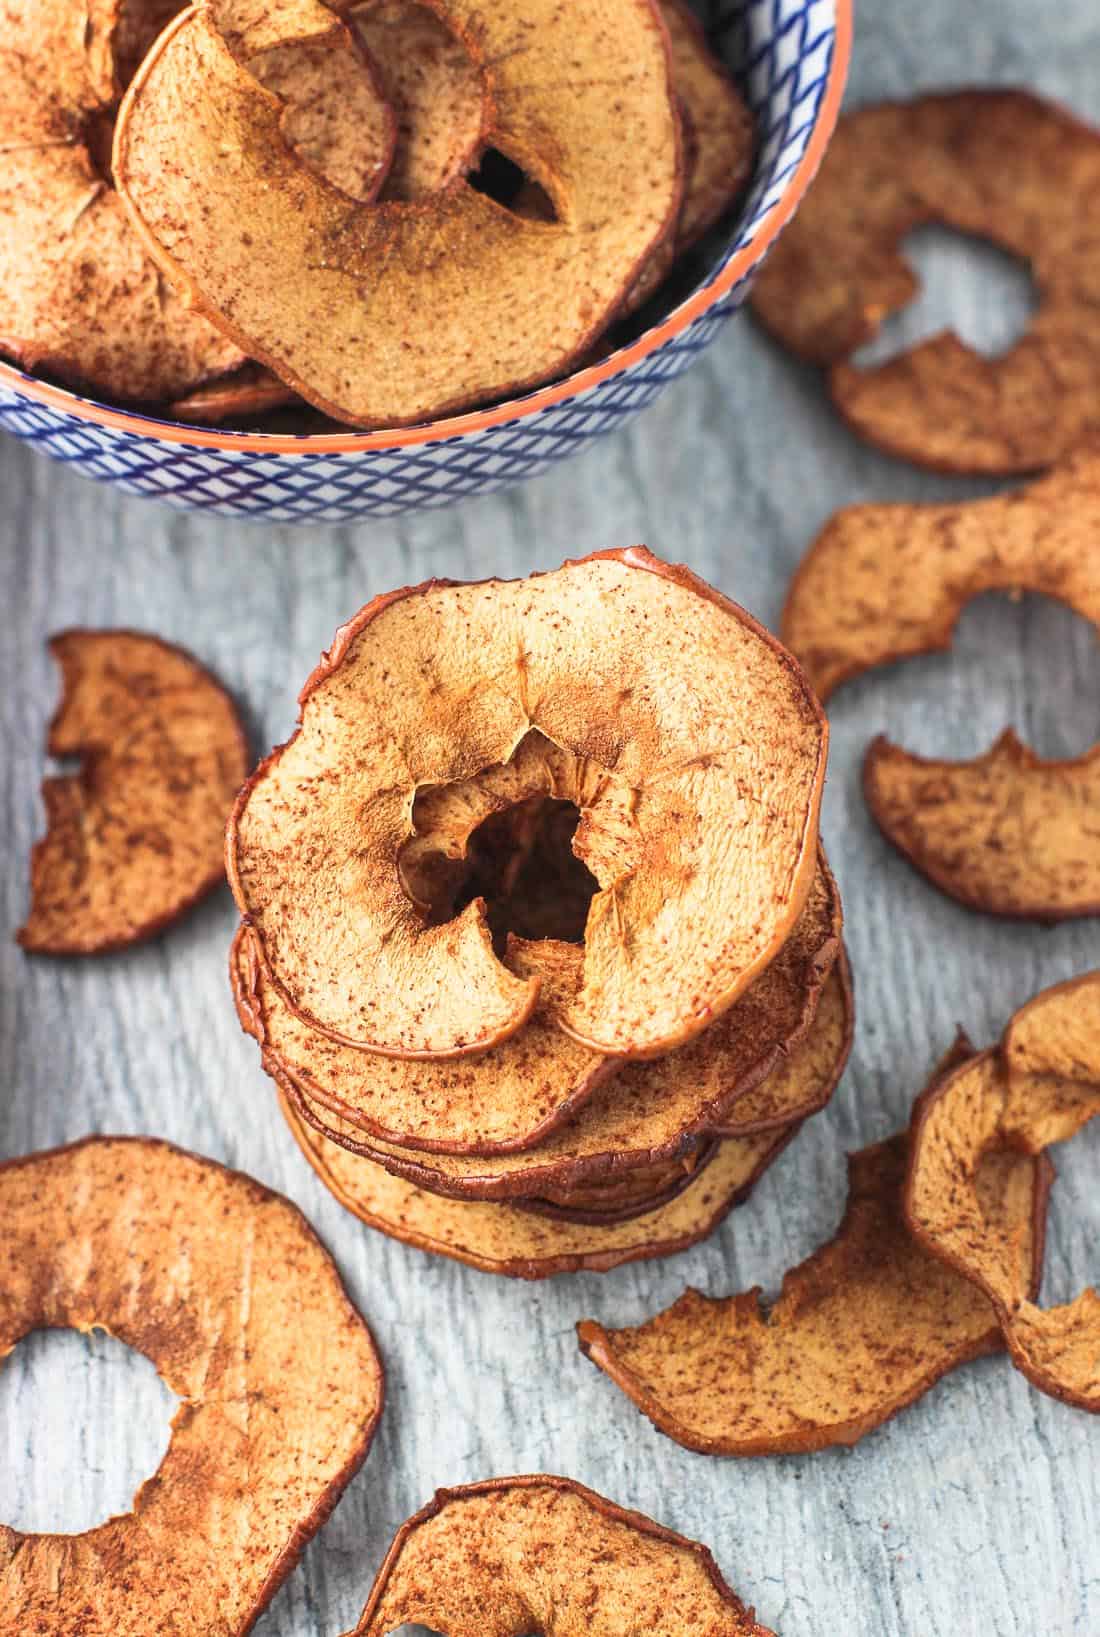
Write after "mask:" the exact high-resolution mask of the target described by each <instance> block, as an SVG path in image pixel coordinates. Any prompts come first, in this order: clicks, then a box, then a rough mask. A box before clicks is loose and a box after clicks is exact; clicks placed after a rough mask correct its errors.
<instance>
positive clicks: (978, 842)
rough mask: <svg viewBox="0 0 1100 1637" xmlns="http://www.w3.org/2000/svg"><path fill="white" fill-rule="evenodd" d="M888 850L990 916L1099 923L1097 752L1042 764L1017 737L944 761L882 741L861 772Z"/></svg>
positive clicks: (1099, 758)
mask: <svg viewBox="0 0 1100 1637" xmlns="http://www.w3.org/2000/svg"><path fill="white" fill-rule="evenodd" d="M863 790H864V794H865V796H866V798H867V805H868V807H869V808H870V810H871V814H872V816H873V818H874V820H875V823H876V824H877V825H878V827H879V829H880V830H881V831H882V833H883V834H884V835H885V836H886V838H887V840H888V841H891V842H892V843H893V845H894V846H895V847H896V848H897V849H898V851H899V852H900V853H903V854H904V855H905V857H906V858H907V859H908V860H909V862H910V863H911V864H912V865H913V866H914V868H915V869H918V870H919V871H920V872H921V874H922V875H924V876H926V877H927V879H928V880H929V881H931V882H932V883H933V884H934V885H935V886H937V887H939V889H940V891H941V892H945V893H947V894H948V895H949V896H950V897H952V898H955V899H957V900H958V902H959V903H960V904H965V905H966V906H967V908H968V909H976V910H984V911H985V913H986V914H987V915H1020V916H1026V917H1027V918H1028V919H1030V920H1033V921H1061V920H1065V919H1067V918H1068V917H1070V916H1075V915H1096V914H1100V745H1098V746H1094V748H1093V749H1092V750H1090V751H1089V752H1088V753H1087V755H1084V756H1078V757H1076V758H1075V759H1073V760H1071V761H1043V760H1042V758H1041V757H1039V756H1036V754H1035V752H1034V751H1033V750H1029V749H1028V747H1027V746H1026V745H1023V744H1021V743H1020V741H1019V739H1018V738H1017V737H1016V735H1015V734H1014V733H1013V731H1012V729H1011V728H1007V729H1006V730H1005V732H1004V733H1002V734H1001V736H1000V738H999V739H998V740H997V742H996V744H994V745H993V746H992V748H991V749H990V750H987V751H986V753H985V755H984V756H978V757H976V758H975V759H974V760H973V761H969V762H941V761H933V760H929V759H926V758H925V757H923V756H913V755H911V754H910V753H909V752H908V751H906V750H902V749H901V748H900V747H899V746H898V745H894V744H891V743H890V741H889V740H888V739H885V738H883V736H882V735H881V734H880V735H879V737H878V738H877V739H875V740H874V741H873V742H872V744H871V746H870V748H869V749H868V752H867V759H866V761H865V763H864V767H863Z"/></svg>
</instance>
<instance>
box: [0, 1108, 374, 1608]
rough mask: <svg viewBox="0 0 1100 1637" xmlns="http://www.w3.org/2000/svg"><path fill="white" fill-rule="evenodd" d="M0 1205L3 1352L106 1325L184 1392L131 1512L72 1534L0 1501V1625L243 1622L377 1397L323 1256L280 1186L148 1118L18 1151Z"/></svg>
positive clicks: (334, 1495)
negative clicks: (131, 1128) (48, 1332)
mask: <svg viewBox="0 0 1100 1637" xmlns="http://www.w3.org/2000/svg"><path fill="white" fill-rule="evenodd" d="M0 1218H2V1220H3V1223H4V1233H3V1238H2V1241H0V1287H2V1288H3V1292H4V1298H3V1301H2V1302H0V1360H2V1359H3V1358H5V1357H6V1356H7V1355H8V1354H9V1353H10V1352H11V1350H12V1348H13V1347H15V1346H16V1345H17V1344H18V1343H19V1342H20V1341H21V1340H22V1338H23V1337H24V1336H27V1335H29V1334H30V1333H31V1332H32V1331H33V1330H38V1329H45V1328H48V1327H53V1328H57V1327H70V1328H72V1329H74V1330H79V1331H83V1332H85V1333H87V1332H88V1331H91V1330H102V1331H105V1332H106V1333H107V1334H109V1335H113V1336H117V1337H118V1338H119V1340H120V1341H123V1342H125V1343H127V1345H128V1346H130V1347H133V1348H135V1349H136V1350H137V1351H138V1352H140V1353H144V1354H145V1355H146V1356H147V1357H148V1358H149V1359H150V1360H151V1361H152V1362H153V1364H154V1365H155V1366H156V1367H157V1369H158V1370H159V1371H160V1372H161V1374H162V1375H163V1377H164V1381H165V1384H166V1385H167V1386H168V1387H169V1388H170V1389H171V1390H172V1391H173V1392H174V1393H175V1394H176V1395H177V1397H178V1398H179V1400H180V1407H179V1410H178V1412H177V1414H176V1416H175V1419H174V1420H173V1422H172V1435H171V1438H170V1440H169V1444H168V1449H167V1451H166V1453H165V1456H164V1459H163V1461H162V1462H161V1464H160V1466H159V1467H158V1469H157V1472H156V1474H155V1476H153V1477H152V1478H150V1479H149V1481H148V1482H147V1483H145V1484H143V1485H142V1488H141V1490H140V1491H139V1493H138V1495H137V1497H136V1499H135V1502H134V1506H133V1508H132V1510H130V1511H129V1512H127V1513H126V1514H125V1515H124V1516H121V1517H113V1518H109V1519H108V1520H107V1522H106V1523H103V1524H101V1525H100V1526H99V1527H98V1528H96V1529H94V1530H91V1531H89V1532H87V1533H85V1534H78V1535H57V1534H21V1533H19V1532H18V1531H16V1530H14V1529H9V1528H7V1527H6V1526H5V1525H4V1524H2V1523H0V1629H2V1630H3V1631H4V1633H5V1637H15V1634H17V1633H19V1634H22V1633H28V1634H29V1633H31V1632H43V1633H45V1632H50V1633H55V1634H57V1637H60V1634H61V1633H66V1634H69V1637H75V1634H76V1633H77V1632H80V1633H82V1634H86V1637H93V1634H94V1637H102V1634H104V1633H109V1632H114V1633H118V1634H120V1637H122V1634H126V1633H135V1634H136V1633H142V1634H146V1633H151V1632H163V1633H165V1634H167V1633H168V1632H171V1633H172V1634H173V1637H211V1634H212V1633H214V1632H217V1633H218V1637H244V1633H246V1632H248V1631H251V1630H252V1628H253V1625H254V1624H255V1622H256V1620H257V1619H258V1617H259V1615H260V1614H261V1613H262V1611H263V1610H264V1609H265V1608H266V1607H267V1605H268V1603H270V1601H271V1599H272V1597H273V1596H274V1594H275V1592H276V1591H277V1590H278V1588H279V1586H280V1585H281V1584H282V1582H283V1581H284V1580H285V1579H286V1577H287V1575H288V1574H289V1573H290V1572H291V1570H292V1569H293V1568H294V1566H295V1564H296V1563H297V1561H298V1558H299V1556H300V1554H301V1552H302V1549H303V1547H304V1546H305V1545H306V1543H307V1542H308V1541H309V1540H310V1539H311V1538H312V1536H313V1535H314V1534H315V1533H316V1532H317V1530H318V1529H319V1528H320V1527H321V1525H322V1524H323V1523H324V1522H325V1520H326V1518H327V1517H328V1516H329V1513H330V1512H331V1511H332V1508H333V1506H334V1505H335V1504H336V1502H337V1501H338V1500H339V1498H340V1495H341V1494H342V1492H343V1490H344V1488H345V1487H346V1485H347V1484H348V1483H349V1482H350V1480H351V1479H352V1478H353V1477H354V1475H355V1473H356V1472H357V1471H358V1469H359V1467H360V1465H361V1463H362V1461H363V1459H364V1457H365V1456H366V1454H367V1451H368V1450H369V1448H370V1445H371V1441H372V1439H373V1437H374V1433H375V1429H376V1428H377V1425H378V1421H379V1417H380V1416H381V1413H382V1400H383V1391H384V1378H383V1372H382V1364H381V1361H380V1359H379V1357H378V1354H377V1352H376V1350H375V1347H374V1343H373V1341H372V1339H371V1334H370V1331H369V1330H368V1329H367V1326H366V1324H365V1323H364V1321H363V1319H362V1318H361V1317H360V1315H359V1313H358V1312H356V1310H355V1308H354V1307H353V1306H352V1304H351V1302H350V1301H349V1299H348V1296H347V1293H346V1292H345V1290H344V1287H343V1284H342V1283H341V1280H340V1275H339V1272H338V1271H337V1269H336V1266H335V1264H334V1263H333V1261H332V1258H331V1257H330V1256H329V1254H328V1252H327V1251H326V1250H325V1248H324V1246H323V1245H322V1244H321V1243H320V1241H319V1240H318V1239H317V1237H316V1235H315V1234H314V1232H313V1230H312V1229H311V1227H310V1226H309V1223H308V1222H307V1221H306V1220H305V1218H304V1217H303V1216H302V1214H301V1212H300V1211H299V1210H298V1209H297V1207H296V1206H294V1205H292V1204H291V1203H290V1201H289V1200H287V1199H283V1198H281V1197H280V1196H279V1195H278V1194H274V1193H272V1192H271V1191H270V1190H269V1189H267V1188H263V1187H261V1186H260V1184H259V1183H258V1182H254V1181H253V1180H252V1178H251V1177H247V1176H244V1175H242V1174H241V1173H240V1172H239V1171H227V1170H226V1169H225V1168H224V1167H223V1166H221V1165H217V1164H216V1163H215V1162H214V1161H213V1160H207V1159H200V1158H198V1157H197V1156H196V1155H194V1154H186V1153H183V1152H182V1151H181V1150H180V1149H178V1148H173V1147H172V1146H171V1145H170V1144H168V1143H164V1142H156V1141H153V1140H151V1139H147V1138H138V1137H128V1138H127V1137H91V1138H88V1139H86V1140H85V1141H84V1142H80V1143H75V1144H74V1145H73V1146H72V1147H69V1148H59V1149H55V1150H54V1151H53V1152H51V1153H44V1154H32V1155H30V1156H29V1157H27V1158H23V1159H17V1160H9V1161H8V1162H7V1163H6V1164H4V1165H0Z"/></svg>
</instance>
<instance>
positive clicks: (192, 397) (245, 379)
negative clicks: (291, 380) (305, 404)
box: [164, 364, 294, 426]
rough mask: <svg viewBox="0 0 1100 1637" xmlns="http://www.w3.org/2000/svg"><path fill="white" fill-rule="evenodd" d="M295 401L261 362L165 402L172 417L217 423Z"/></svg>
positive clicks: (166, 408)
mask: <svg viewBox="0 0 1100 1637" xmlns="http://www.w3.org/2000/svg"><path fill="white" fill-rule="evenodd" d="M293 402H294V394H293V392H291V390H290V388H289V387H286V386H284V385H283V383H282V381H280V380H279V377H278V376H277V375H272V373H271V371H270V370H266V369H264V368H263V366H262V365H260V364H242V365H241V367H240V369H235V370H231V371H230V372H229V374H228V375H224V376H222V377H221V379H220V380H217V381H210V382H208V383H207V385H206V386H201V387H196V388H195V390H194V391H193V392H188V393H186V394H185V395H184V396H183V397H182V398H177V399H176V400H175V402H174V403H170V404H167V405H166V406H165V411H164V412H165V414H166V415H167V416H168V418H169V419H170V420H173V421H189V422H191V421H193V422H194V423H195V424H196V425H205V426H217V425H219V424H220V423H221V422H222V421H239V420H245V419H247V418H249V417H251V416H253V415H266V414H267V413H268V412H269V411H270V410H272V409H283V408H285V406H286V405H287V404H292V403H293Z"/></svg>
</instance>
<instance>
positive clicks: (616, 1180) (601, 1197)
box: [516, 1139, 718, 1225]
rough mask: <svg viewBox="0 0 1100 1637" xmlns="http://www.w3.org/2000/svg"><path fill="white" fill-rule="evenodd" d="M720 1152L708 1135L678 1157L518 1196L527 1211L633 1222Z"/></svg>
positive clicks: (666, 1199)
mask: <svg viewBox="0 0 1100 1637" xmlns="http://www.w3.org/2000/svg"><path fill="white" fill-rule="evenodd" d="M717 1152H718V1144H717V1143H716V1142H715V1141H713V1139H706V1140H704V1141H702V1142H700V1143H699V1144H698V1146H697V1147H695V1148H693V1149H692V1150H691V1152H690V1153H687V1154H685V1155H684V1156H683V1158H682V1159H678V1160H661V1161H660V1162H659V1163H658V1164H656V1165H644V1166H640V1167H639V1168H638V1169H637V1170H635V1171H625V1172H624V1173H623V1174H622V1176H613V1177H611V1178H609V1179H607V1180H604V1181H601V1182H589V1183H582V1184H581V1186H580V1187H579V1188H559V1189H552V1188H551V1189H547V1191H546V1193H545V1194H543V1195H542V1196H541V1197H540V1198H537V1199H522V1200H517V1201H516V1204H517V1205H520V1206H521V1207H522V1208H523V1210H525V1211H534V1212H536V1213H537V1214H538V1215H540V1216H549V1217H554V1218H555V1219H556V1220H557V1221H559V1222H582V1223H588V1222H590V1223H595V1224H597V1225H599V1224H610V1223H613V1222H629V1221H631V1220H632V1219H633V1218H634V1217H636V1216H646V1215H647V1214H648V1213H649V1212H650V1211H654V1210H656V1209H657V1207H658V1206H659V1205H666V1204H668V1203H669V1202H670V1201H671V1200H674V1199H676V1198H677V1196H678V1195H680V1194H682V1193H683V1191H684V1189H685V1188H690V1187H692V1186H693V1184H694V1183H695V1182H697V1181H698V1179H699V1177H701V1176H702V1174H703V1171H704V1170H705V1169H706V1167H707V1166H708V1165H709V1164H710V1162H711V1160H712V1159H714V1157H715V1155H716V1154H717Z"/></svg>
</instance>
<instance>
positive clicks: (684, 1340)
mask: <svg viewBox="0 0 1100 1637" xmlns="http://www.w3.org/2000/svg"><path fill="white" fill-rule="evenodd" d="M962 1072H963V1073H965V1072H966V1071H965V1070H963V1071H962ZM907 1154H908V1140H907V1138H906V1136H905V1135H904V1134H902V1135H899V1136H896V1137H892V1138H890V1139H889V1140H888V1141H887V1142H883V1143H877V1144H875V1145H874V1146H873V1147H871V1148H866V1149H864V1150H863V1151H862V1152H861V1153H858V1154H853V1155H851V1156H850V1157H849V1160H848V1205H847V1209H846V1211H845V1214H844V1220H843V1221H842V1222H841V1224H840V1227H839V1229H838V1230H837V1233H836V1236H835V1238H833V1239H832V1240H831V1241H830V1242H829V1243H828V1244H826V1245H823V1246H822V1247H821V1249H820V1250H818V1251H815V1253H814V1254H813V1255H812V1256H811V1257H809V1258H808V1259H807V1260H806V1261H805V1262H803V1263H802V1264H801V1265H800V1266H799V1267H797V1268H794V1269H793V1270H792V1271H791V1272H790V1273H787V1274H786V1275H785V1276H784V1279H783V1287H782V1291H781V1293H780V1295H779V1298H778V1300H777V1301H776V1302H775V1303H774V1304H773V1305H772V1306H770V1307H765V1306H764V1303H763V1301H762V1297H761V1291H760V1290H759V1289H758V1288H757V1289H753V1290H747V1291H744V1292H742V1293H740V1294H738V1295H736V1296H728V1297H724V1298H721V1299H715V1298H713V1297H709V1296H705V1295H703V1294H702V1293H701V1292H700V1291H697V1290H691V1289H689V1290H687V1291H685V1292H684V1294H683V1295H682V1296H681V1297H680V1298H679V1300H678V1301H676V1302H675V1303H674V1304H673V1305H672V1306H671V1307H669V1308H666V1309H665V1311H664V1312H663V1313H658V1314H657V1315H656V1317H655V1318H652V1319H648V1320H647V1321H646V1322H645V1323H644V1324H641V1325H639V1326H637V1327H636V1328H631V1329H623V1330H610V1329H607V1328H605V1327H604V1326H603V1325H600V1324H596V1323H594V1322H593V1321H592V1320H585V1321H584V1322H583V1323H582V1324H580V1325H578V1327H577V1331H578V1337H579V1340H580V1345H581V1349H582V1351H583V1352H584V1353H586V1354H587V1355H588V1357H589V1358H590V1359H591V1360H592V1361H593V1363H594V1364H596V1365H598V1366H599V1368H600V1369H601V1370H603V1371H604V1372H605V1373H606V1374H607V1375H609V1376H610V1377H611V1379H612V1380H613V1381H614V1382H615V1383H616V1385H617V1386H618V1387H620V1388H621V1389H622V1390H623V1392H625V1393H626V1395H627V1396H628V1397H629V1398H630V1399H632V1400H633V1402H634V1403H635V1404H636V1405H637V1406H638V1408H639V1409H640V1410H641V1411H642V1413H643V1414H644V1415H646V1416H647V1417H648V1418H649V1420H650V1421H652V1422H653V1424H654V1426H655V1427H657V1429H658V1430H659V1431H660V1432H663V1433H665V1434H667V1436H668V1437H670V1438H672V1439H674V1440H675V1441H676V1443H678V1444H683V1445H684V1447H685V1448H687V1449H694V1450H698V1451H699V1452H700V1453H702V1454H705V1455H776V1454H793V1453H806V1452H809V1451H812V1450H819V1449H826V1448H828V1447H829V1446H831V1445H834V1444H854V1443H856V1442H857V1441H858V1440H859V1439H860V1438H862V1437H864V1435H865V1434H866V1433H868V1432H871V1431H872V1430H873V1429H874V1428H875V1427H878V1426H881V1424H882V1423H883V1422H884V1421H886V1420H888V1419H889V1418H890V1417H891V1416H893V1415H896V1414H897V1413H898V1411H899V1410H903V1409H905V1408H906V1407H907V1406H908V1405H910V1404H912V1403H914V1402H915V1401H916V1400H917V1399H918V1398H920V1397H921V1396H922V1395H923V1394H924V1393H926V1392H927V1391H928V1390H929V1388H931V1387H932V1386H934V1384H935V1383H936V1382H937V1381H938V1380H939V1379H940V1377H941V1376H944V1375H946V1374H947V1372H948V1371H949V1370H953V1369H954V1368H955V1367H956V1366H957V1365H959V1364H963V1363H965V1362H966V1361H967V1360H969V1359H973V1358H978V1357H980V1356H981V1355H982V1354H985V1353H990V1352H995V1351H996V1350H997V1349H998V1348H999V1346H1000V1341H1001V1338H1000V1331H999V1327H998V1325H997V1320H996V1317H995V1315H994V1313H993V1311H992V1309H991V1307H990V1304H989V1301H988V1300H987V1299H986V1298H985V1297H983V1296H982V1294H981V1293H980V1292H979V1291H977V1290H975V1289H974V1287H973V1285H972V1284H970V1283H969V1282H968V1281H967V1280H966V1279H964V1278H962V1277H960V1276H959V1275H958V1274H956V1273H955V1272H954V1271H953V1270H952V1269H950V1268H948V1267H946V1266H944V1264H943V1263H942V1262H941V1261H939V1260H938V1259H937V1257H935V1256H933V1255H932V1254H931V1253H930V1252H929V1251H927V1250H925V1249H923V1248H922V1247H921V1246H920V1245H919V1244H918V1242H917V1241H916V1240H915V1239H914V1238H912V1236H911V1235H910V1233H909V1232H908V1230H907V1228H906V1224H905V1219H904V1215H903V1212H902V1190H903V1185H904V1182H905V1172H906V1158H907ZM1048 1186H1049V1175H1048V1168H1047V1167H1046V1165H1045V1163H1044V1162H1043V1161H1042V1160H1035V1159H1032V1158H1028V1157H1026V1156H1024V1155H1021V1154H1012V1153H998V1154H991V1155H989V1156H988V1157H987V1158H986V1159H985V1160H984V1162H983V1163H982V1165H981V1167H980V1170H978V1172H977V1174H976V1177H975V1187H976V1197H977V1198H980V1201H981V1208H982V1210H983V1211H985V1212H986V1213H987V1217H988V1220H989V1221H991V1222H992V1223H994V1224H996V1230H997V1232H998V1233H999V1234H1001V1235H1003V1238H1004V1242H1005V1243H1006V1244H1011V1260H1012V1266H1013V1268H1014V1270H1015V1273H1016V1276H1017V1277H1018V1279H1019V1281H1020V1285H1021V1288H1023V1289H1026V1290H1027V1291H1029V1292H1034V1291H1035V1290H1036V1289H1037V1288H1038V1280H1039V1271H1040V1267H1041V1263H1042V1245H1043V1227H1044V1222H1045V1212H1046V1199H1047V1192H1048Z"/></svg>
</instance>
